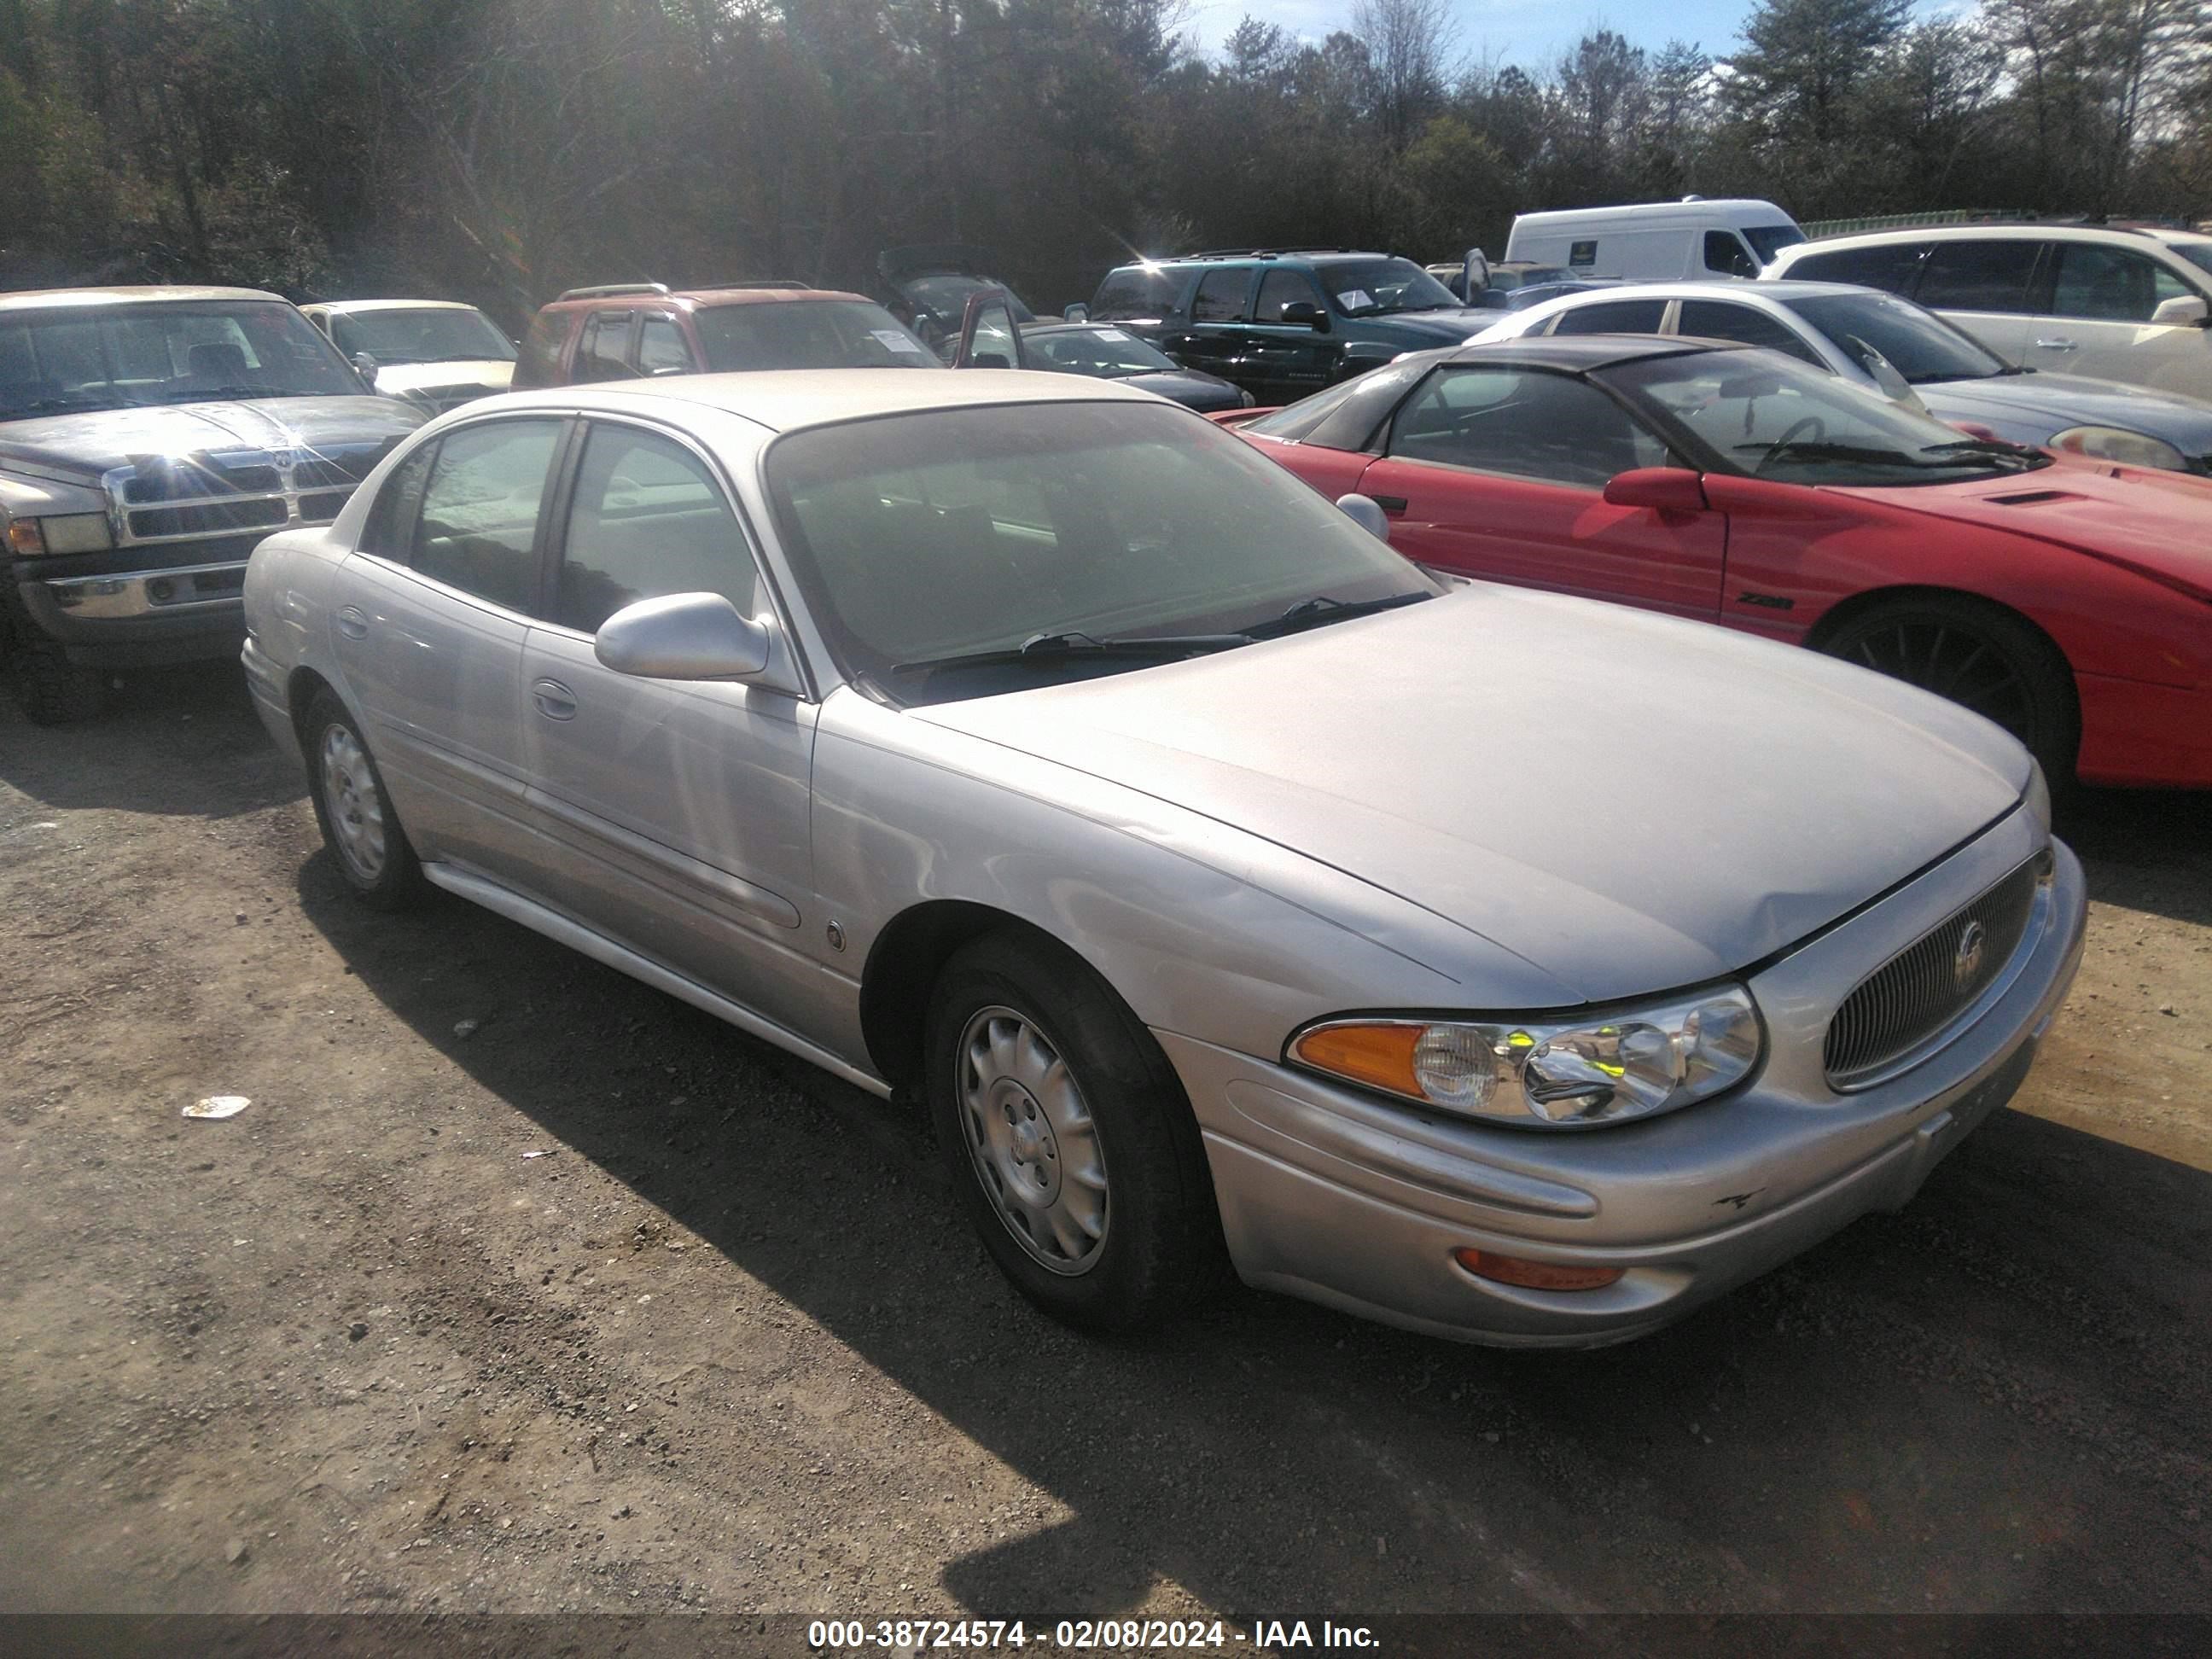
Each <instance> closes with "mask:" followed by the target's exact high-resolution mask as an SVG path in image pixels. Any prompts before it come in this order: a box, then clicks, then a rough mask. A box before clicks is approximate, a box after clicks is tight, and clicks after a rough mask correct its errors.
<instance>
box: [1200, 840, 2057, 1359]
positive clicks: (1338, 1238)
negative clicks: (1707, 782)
mask: <svg viewBox="0 0 2212 1659" xmlns="http://www.w3.org/2000/svg"><path fill="white" fill-rule="evenodd" d="M2040 839H2041V831H2040V829H2039V827H2038V826H2036V825H2035V824H2034V823H2033V820H2032V819H2030V818H2029V817H2028V815H2027V813H2025V812H2021V813H2016V814H2015V815H2014V817H2011V818H2009V819H2007V820H2006V821H2005V822H2004V823H2000V824H1999V825H1997V826H1996V828H1995V829H1991V830H1990V832H1989V833H1988V834H1987V835H1985V836H1983V837H1982V838H1981V839H1980V840H1979V841H1978V842H1976V843H1974V844H1973V845H1972V846H1970V847H1968V848H1965V849H1963V850H1961V851H1960V853H1959V854H1955V855H1954V857H1952V858H1951V859H1949V860H1946V861H1945V862H1944V863H1943V864H1942V865H1940V866H1937V867H1936V868H1935V869H1934V870H1931V871H1929V872H1926V873H1925V874H1923V876H1921V877H1920V878H1918V879H1917V880H1915V881H1913V882H1911V883H1910V884H1907V885H1906V886H1905V887H1904V888H1902V889H1900V890H1899V891H1897V892H1896V893H1893V894H1892V895H1891V896H1889V897H1887V898H1886V899H1884V900H1882V901H1881V902H1880V903H1878V904H1875V905H1874V906H1872V907H1870V908H1868V909H1867V910H1864V911H1863V912H1861V913H1860V914H1859V915H1856V916H1853V917H1852V918H1851V919H1850V921H1847V922H1845V923H1844V924H1843V925H1841V926H1839V927H1836V928H1834V929H1832V930H1831V931H1830V932H1829V933H1826V934H1824V935H1822V936H1820V938H1818V939H1814V941H1812V942H1811V943H1810V944H1808V945H1804V946H1802V947H1801V948H1800V949H1799V950H1797V951H1794V952H1793V953H1791V954H1790V956H1788V957H1784V958H1783V959H1781V960H1780V961H1778V962H1777V963H1772V964H1771V965H1770V966H1769V967H1767V968H1765V969H1763V970H1761V971H1759V972H1757V973H1755V974H1753V975H1752V976H1751V977H1750V978H1749V980H1748V981H1747V982H1748V983H1749V985H1750V987H1751V988H1752V992H1753V995H1754V996H1755V997H1756V998H1757V999H1758V1000H1759V1007H1760V1011H1761V1013H1762V1015H1763V1016H1764V1017H1765V1021H1766V1024H1767V1029H1768V1034H1769V1043H1770V1047H1769V1050H1768V1054H1767V1057H1766V1060H1765V1062H1764V1064H1763V1065H1762V1066H1761V1069H1760V1072H1759V1075H1758V1076H1757V1077H1756V1078H1755V1079H1753V1081H1752V1083H1751V1084H1749V1085H1747V1086H1746V1087H1745V1088H1744V1089H1743V1090H1742V1091H1740V1092H1738V1093H1737V1094H1735V1095H1733V1096H1730V1097H1727V1098H1725V1099H1723V1100H1719V1101H1715V1102H1711V1103H1707V1104H1705V1105H1701V1106H1692V1107H1689V1108H1686V1109H1683V1110H1681V1111H1678V1112H1674V1113H1671V1114H1669V1115H1666V1116H1664V1117H1659V1118H1654V1119H1651V1120H1649V1121H1645V1122H1642V1123H1635V1124H1629V1125H1624V1126H1622V1127H1619V1128H1613V1129H1600V1130H1595V1131H1589V1132H1584V1133H1546V1132H1543V1131H1516V1130H1512V1129H1505V1128H1498V1127H1491V1126H1487V1125H1480V1124H1473V1123H1468V1122H1465V1121H1460V1120H1455V1119H1450V1118H1447V1117H1445V1116H1443V1115H1440V1114H1423V1113H1419V1112H1417V1111H1415V1110H1413V1109H1407V1108H1401V1107H1398V1106H1395V1105H1392V1104H1390V1103H1388V1102H1386V1101H1383V1100H1382V1099H1378V1098H1376V1097H1373V1096H1370V1095H1366V1094H1364V1093H1361V1092H1360V1091H1356V1090H1352V1089H1346V1088H1340V1087H1338V1086H1336V1085H1332V1084H1329V1083H1328V1082H1325V1081H1323V1080H1322V1079H1318V1078H1316V1077H1313V1076H1310V1075H1309V1074H1307V1073H1303V1072H1298V1071H1294V1070H1291V1069H1290V1068H1288V1067H1286V1066H1282V1065H1280V1064H1278V1063H1276V1062H1274V1061H1273V1060H1260V1059H1256V1058H1255V1057H1254V1056H1251V1055H1249V1054H1238V1053H1236V1052H1234V1051H1232V1050H1230V1049H1226V1048H1217V1047H1214V1046H1212V1045H1210V1044H1206V1043H1202V1042H1197V1041H1195V1040H1194V1039H1191V1038H1188V1037H1183V1036H1177V1035H1176V1034H1174V1033H1172V1032H1165V1031H1163V1032H1159V1033H1158V1036H1159V1039H1160V1042H1161V1043H1162V1045H1163V1046H1164V1048H1166V1050H1167V1053H1168V1055H1169V1058H1170V1060H1172V1061H1173V1062H1174V1064H1175V1066H1176V1070H1177V1071H1178V1072H1179V1073H1181V1075H1182V1081H1183V1084H1184V1086H1185V1088H1186V1090H1187V1091H1188V1094H1189V1097H1190V1099H1191V1102H1192V1104H1193V1106H1194V1109H1196V1111H1197V1113H1198V1115H1199V1119H1200V1127H1201V1129H1202V1131H1203V1133H1204V1136H1205V1141H1206V1153H1207V1158H1208V1161H1209V1163H1210V1164H1211V1167H1212V1174H1213V1182H1214V1189H1215V1193H1216V1195H1217V1197H1218V1200H1219V1203H1220V1208H1221V1216H1222V1221H1223V1225H1224V1227H1225V1231H1226V1233H1227V1237H1228V1240H1229V1246H1230V1251H1231V1256H1232V1257H1233V1259H1234V1260H1235V1261H1236V1263H1237V1271H1238V1273H1240V1274H1241V1275H1242V1276H1243V1278H1244V1279H1245V1280H1246V1281H1247V1282H1248V1283H1250V1284H1253V1285H1260V1286H1262V1287H1265V1288H1268V1289H1273V1290H1279V1291H1287V1292H1289V1293H1290V1294H1292V1295H1296V1296H1302V1297H1308V1298H1310V1299H1311V1300H1314V1301H1317V1302H1322V1303H1327V1304H1330V1305H1332V1306H1334V1307H1339V1308H1342V1309H1345V1310H1347V1311H1350V1312H1353V1313H1358V1314H1361V1315H1364V1316H1367V1317H1370V1318H1373V1319H1377V1320H1381V1321H1383V1322H1387V1323H1389V1324H1394V1325H1401V1326H1405V1327H1407V1328H1412V1329H1415V1330H1420V1331H1425V1332H1429V1333H1431V1334H1436V1335H1440V1336H1446V1337H1452V1338H1456V1339H1459V1340H1465V1341H1472V1342H1480V1343H1487V1344H1492V1345H1496V1346H1565V1347H1579V1346H1600V1345H1602V1344H1605V1343H1608V1342H1617V1341H1621V1340H1626V1339H1628V1338H1631V1337H1634V1336H1638V1335H1640V1334H1644V1332H1647V1331H1650V1330H1653V1329H1656V1328H1658V1327H1659V1326H1662V1325H1664V1324H1666V1323H1668V1322H1670V1321H1672V1320H1674V1319H1677V1318H1680V1316H1682V1315H1684V1314H1686V1313H1687V1312H1689V1311H1690V1310H1692V1309H1693V1308H1695V1307H1697V1306H1699V1304H1702V1303H1705V1302H1706V1301H1709V1300H1711V1298H1713V1297H1717V1296H1719V1295H1720V1294H1722V1293H1723V1291H1728V1290H1729V1289H1732V1288H1733V1287H1735V1285H1741V1284H1742V1283H1743V1282H1744V1281H1746V1280H1747V1279H1753V1278H1755V1277H1757V1276H1758V1275H1759V1274H1760V1273H1765V1272H1767V1271H1768V1270H1769V1269H1771V1268H1772V1267H1777V1266H1778V1265H1780V1264H1781V1263H1782V1262H1784V1261H1787V1260H1789V1259H1790V1257H1791V1256H1794V1255H1797V1254H1799V1253H1800V1252H1802V1251H1803V1250H1805V1249H1808V1248H1809V1247H1811V1246H1812V1245H1814V1244H1815V1243H1819V1242H1820V1240H1821V1239H1823V1238H1825V1237H1827V1236H1828V1235H1830V1234H1831V1233H1833V1232H1835V1231H1838V1229H1840V1228H1842V1227H1843V1226H1844V1225H1847V1224H1849V1223H1850V1222H1851V1221H1853V1220H1855V1219H1857V1218H1858V1217H1860V1216H1862V1215H1864V1214H1866V1213H1867V1212H1869V1211H1874V1210H1881V1209H1895V1208H1897V1207H1899V1206H1902V1205H1903V1204H1904V1203H1905V1201H1906V1200H1909V1199H1910V1198H1911V1196H1912V1195H1913V1194H1914V1193H1915V1192H1917V1190H1918V1189H1919V1188H1920V1185H1921V1183H1922V1182H1923V1181H1924V1180H1925V1179H1926V1178H1927V1176H1928V1172H1929V1170H1931V1169H1933V1168H1934V1167H1935V1165H1936V1163H1937V1162H1938V1161H1939V1160H1940V1159H1942V1158H1943V1157H1944V1155H1945V1154H1947V1153H1948V1152H1949V1151H1950V1150H1951V1149H1952V1148H1953V1147H1954V1146H1957V1145H1958V1144H1959V1142H1960V1140H1961V1139H1964V1138H1965V1137H1966V1134H1967V1133H1969V1132H1970V1131H1972V1129H1973V1128H1974V1127H1975V1126H1976V1125H1977V1124H1978V1123H1980V1122H1981V1121H1982V1120H1983V1119H1984V1118H1985V1117H1987V1116H1988V1115H1990V1113H1991V1112H1993V1111H1995V1110H1996V1109H1997V1108H1998V1107H1999V1106H2001V1105H2002V1104H2003V1103H2005V1102H2006V1101H2007V1100H2008V1099H2010V1098H2011V1097H2012V1095H2013V1092H2014V1091H2015V1090H2016V1089H2017V1088H2018V1087H2019V1085H2020V1083H2021V1079H2023V1078H2024V1077H2025V1076H2026V1075H2027V1070H2028V1067H2029V1066H2030V1064H2031V1063H2032V1062H2033V1058H2034V1054H2035V1048H2036V1045H2037V1043H2038V1042H2039V1040H2040V1038H2041V1036H2042V1035H2043V1032H2044V1031H2045V1029H2046V1028H2047V1027H2048V1026H2049V1024H2050V1023H2051V1018H2052V1017H2053V1016H2054V1015H2055V1014H2056V1013H2057V1009H2058V1006H2059V1005H2060V1004H2061V1003H2062V1002H2063V1000H2064V999H2065V995H2066V992H2067V988H2068V987H2069V986H2070V985H2071V984H2072V982H2073V979H2074V974H2075V969H2076V968H2077V967H2078V966H2079V965H2080V962H2081V939H2082V927H2083V922H2084V919H2085V915H2086V911H2087V890H2086V886H2085V884H2084V881H2083V878H2082V874H2081V865H2080V863H2079V861H2078V860H2075V857H2074V855H2073V854H2072V853H2071V852H2070V851H2069V850H2068V849H2067V848H2065V847H2063V845H2060V844H2058V843H2057V842H2053V843H2052V849H2053V852H2054V854H2055V855H2056V863H2057V869H2056V872H2055V874H2054V876H2053V878H2052V881H2051V884H2050V885H2049V887H2048V888H2047V889H2046V890H2045V896H2044V898H2043V899H2042V900H2040V901H2039V903H2038V906H2037V908H2036V911H2035V914H2034V915H2033V917H2032V918H2031V921H2030V922H2029V926H2028V929H2027V934H2026V935H2025V936H2024V937H2023V939H2022V940H2021V944H2020V945H2019V947H2018V949H2017V951H2016V953H2015V958H2014V962H2013V964H2012V966H2011V967H2010V969H2008V979H2007V980H2006V981H2005V982H2004V984H2003V986H2002V990H2001V991H2000V992H1999V993H1998V994H1996V996H1995V997H1994V998H1993V999H1991V1000H1989V1001H1987V1002H1986V1003H1984V1005H1982V1006H1979V1007H1978V1009H1977V1010H1975V1011H1974V1012H1973V1014H1972V1017H1971V1018H1968V1019H1966V1021H1964V1022H1962V1023H1961V1024H1960V1025H1959V1026H1958V1027H1956V1028H1955V1029H1954V1031H1953V1033H1952V1035H1951V1036H1950V1037H1949V1039H1948V1041H1947V1042H1944V1043H1943V1044H1942V1046H1941V1047H1940V1048H1937V1049H1936V1051H1935V1052H1933V1053H1931V1054H1929V1055H1928V1056H1927V1057H1926V1058H1925V1059H1923V1060H1921V1061H1920V1062H1919V1063H1918V1064H1917V1065H1916V1066H1913V1067H1912V1068H1911V1070H1910V1071H1907V1072H1905V1073H1902V1074H1900V1075H1899V1076H1896V1077H1894V1078H1892V1079H1889V1080H1888V1081H1887V1082H1885V1083H1883V1084H1881V1085H1879V1086H1877V1087H1874V1088H1869V1089H1863V1090H1858V1091H1854V1092H1852V1093H1850V1094H1838V1093H1835V1092H1834V1091H1832V1090H1830V1089H1829V1087H1828V1086H1827V1084H1826V1078H1825V1076H1824V1074H1823V1069H1822V1063H1821V1040H1822V1037H1823V1036H1824V1034H1825V1031H1826V1023H1827V1019H1828V1017H1829V1015H1830V1014H1831V1013H1832V1012H1833V1010H1834V1009H1835V1007H1836V1006H1837V1005H1838V1003H1839V1002H1840V1001H1841V1000H1842V999H1843V997H1844V995H1845V994H1847V993H1848V992H1849V991H1850V988H1851V987H1853V986H1854V985H1856V984H1857V982H1858V980H1859V979H1860V978H1861V976H1862V975H1863V974H1864V973H1865V972H1866V971H1867V970H1868V969H1871V968H1873V967H1874V966H1875V965H1877V964H1878V963H1881V962H1883V961H1886V960H1887V958H1888V957H1890V956H1891V955H1892V954H1893V953H1894V951H1896V950H1898V949H1899V948H1900V947H1901V946H1902V945H1905V944H1907V943H1909V942H1910V941H1911V939H1915V938H1917V937H1918V936H1919V935H1920V934H1921V933H1923V932H1924V931H1925V930H1926V929H1927V928H1928V927H1929V926H1930V925H1931V924H1932V923H1934V922H1936V921H1940V920H1941V919H1942V917H1944V916H1946V915H1949V914H1951V913H1952V912H1953V911H1954V910H1955V909H1956V908H1959V907H1960V906H1961V905H1963V904H1964V903H1966V902H1967V901H1968V900H1970V899H1971V898H1972V897H1973V896H1976V895H1977V894H1978V893H1979V892H1981V891H1982V890H1984V889H1986V888H1987V887H1988V886H1989V885H1990V884H1992V883H1994V882H1995V881H1996V879H1997V878H1999V877H2000V876H2002V874H2003V873H2004V872H2006V871H2008V870H2010V869H2012V868H2014V867H2015V866H2017V865H2018V864H2019V863H2020V862H2021V860H2023V859H2025V858H2027V857H2028V856H2029V855H2030V854H2033V851H2034V849H2035V848H2036V846H2037V845H2038V844H2039V842H2040ZM1463 1246H1472V1247H1474V1248H1475V1249H1482V1250H1486V1251H1495V1252H1498V1253H1500V1254H1504V1255H1517V1256H1522V1257H1529V1258H1534V1259H1537V1260H1541V1261H1553V1262H1559V1263H1564V1264H1569V1265H1573V1266H1590V1267H1620V1268H1622V1269H1624V1270H1625V1272H1624V1273H1623V1276H1622V1277H1621V1278H1620V1279H1619V1280H1618V1281H1616V1282H1615V1283H1614V1284H1613V1285H1610V1286H1608V1287H1607V1288H1605V1289H1603V1290H1599V1291H1534V1290H1525V1289H1521V1288H1517V1287H1515V1286H1511V1285H1500V1284H1497V1283H1494V1282H1492V1281H1491V1280H1488V1279H1478V1278H1476V1277H1474V1275H1473V1274H1471V1273H1468V1272H1466V1271H1465V1270H1463V1269H1462V1268H1461V1267H1459V1266H1458V1265H1457V1264H1456V1262H1455V1261H1454V1260H1453V1256H1452V1253H1453V1251H1454V1250H1455V1249H1459V1248H1461V1247H1463Z"/></svg>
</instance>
